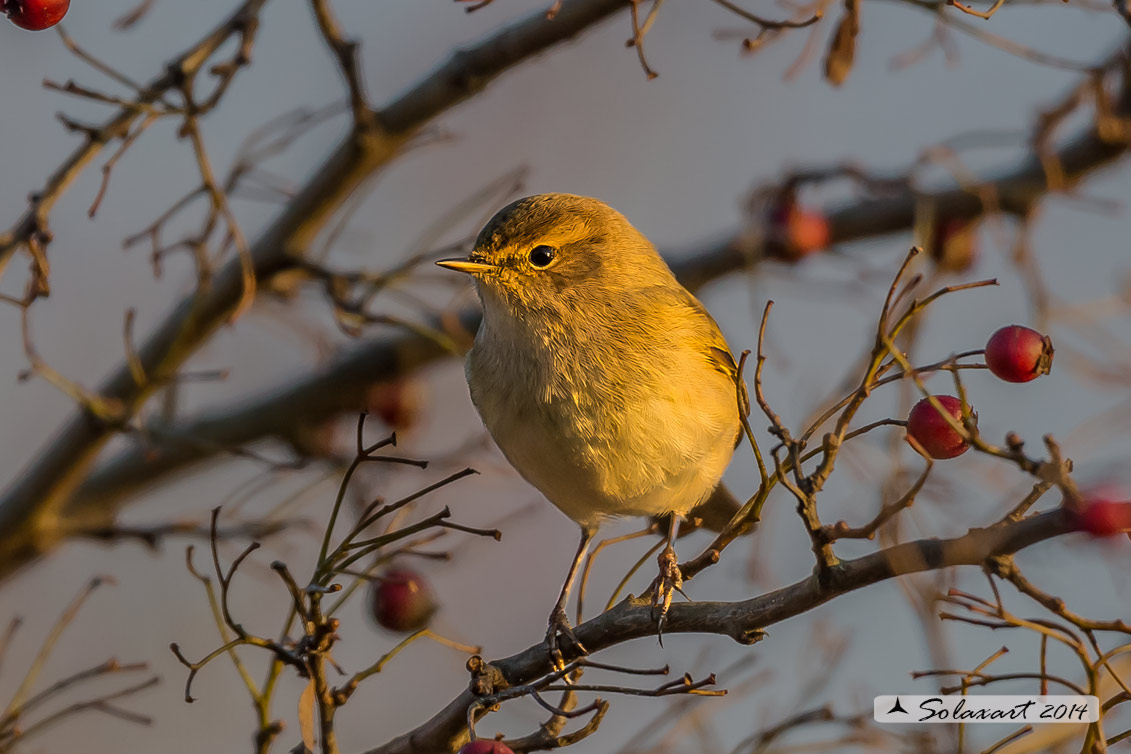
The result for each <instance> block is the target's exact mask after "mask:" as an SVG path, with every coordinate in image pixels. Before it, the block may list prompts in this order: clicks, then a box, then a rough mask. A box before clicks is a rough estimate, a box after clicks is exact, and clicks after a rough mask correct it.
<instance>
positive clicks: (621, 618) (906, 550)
mask: <svg viewBox="0 0 1131 754" xmlns="http://www.w3.org/2000/svg"><path fill="white" fill-rule="evenodd" d="M1071 531H1075V524H1074V523H1073V520H1072V517H1071V515H1070V514H1069V513H1067V512H1065V511H1064V510H1062V509H1060V508H1057V509H1055V510H1052V511H1049V512H1047V513H1041V514H1039V515H1035V516H1032V517H1030V518H1026V519H1022V520H1021V521H1014V522H1010V523H1006V524H1000V525H996V526H992V527H988V528H984V529H971V530H970V531H968V532H967V533H966V534H963V535H962V536H959V537H955V538H953V539H921V540H917V541H914V542H907V543H905V544H901V545H895V546H893V547H889V548H887V549H884V550H880V551H879V552H874V553H872V554H870V555H865V556H864V557H862V558H857V559H856V560H848V561H842V562H841V563H839V564H837V565H835V566H832V568H831V569H830V570H829V571H827V572H826V573H825V574H823V575H822V578H821V579H818V578H817V576H816V575H812V576H809V577H808V578H806V579H802V580H801V581H798V582H797V583H795V584H792V585H790V586H787V587H784V588H782V589H778V590H777V591H775V592H770V593H769V594H764V595H761V596H759V597H754V598H753V599H749V600H743V601H741V602H689V603H679V604H676V605H672V607H671V611H670V612H669V613H668V617H667V622H666V624H665V626H664V632H665V633H669V634H670V633H710V634H720V635H723V636H730V637H731V638H732V639H734V640H735V641H738V642H740V643H743V644H751V643H753V642H755V641H757V640H759V639H760V638H761V637H762V631H763V629H765V628H767V627H768V626H772V625H774V624H776V623H780V622H782V621H784V620H786V619H788V618H792V617H794V616H796V615H800V614H801V613H805V612H808V611H809V610H812V609H813V608H815V607H817V606H818V605H821V604H824V603H825V602H828V601H829V600H832V599H834V598H836V597H839V596H841V595H843V594H847V593H849V592H853V591H855V590H857V589H862V588H863V587H866V586H870V585H872V584H876V583H879V582H881V581H886V580H888V579H891V578H894V577H896V576H902V575H905V574H909V573H918V572H921V571H930V570H937V569H939V568H945V567H950V566H958V565H981V564H983V563H985V562H986V561H987V560H989V559H990V558H993V557H995V556H998V555H1008V554H1011V553H1015V552H1017V551H1018V550H1022V549H1024V548H1026V547H1029V546H1031V545H1033V544H1036V543H1038V542H1041V541H1044V540H1046V539H1051V538H1053V537H1057V536H1060V535H1063V534H1066V533H1069V532H1071ZM574 633H575V634H576V635H577V638H578V640H579V641H580V642H581V643H582V644H583V645H585V647H586V648H587V649H588V650H589V651H590V652H591V653H593V652H597V651H599V650H602V649H607V648H608V647H611V646H614V645H617V644H622V643H624V642H626V641H629V640H631V639H639V638H642V637H649V636H655V634H656V623H655V619H654V618H653V617H652V609H651V602H650V600H649V599H647V598H645V599H642V600H632V599H625V600H624V601H622V602H621V603H620V604H618V605H617V606H616V607H614V608H613V609H612V610H609V611H608V612H606V613H603V614H601V615H599V616H597V617H596V618H593V619H592V620H590V621H588V622H586V623H583V624H581V625H580V626H578V627H577V628H576V629H575V630H574ZM490 664H491V665H492V666H494V667H495V668H497V669H498V670H499V671H500V672H501V673H502V677H503V678H505V679H506V682H507V684H509V685H510V686H515V685H520V684H524V683H528V682H530V681H532V680H533V679H535V678H538V677H541V676H543V675H545V674H546V673H548V672H550V670H551V661H550V654H549V651H548V650H547V648H546V645H545V644H544V643H543V644H536V645H534V646H532V647H529V648H527V649H526V650H524V651H522V652H519V653H518V654H515V655H511V656H510V657H507V658H504V659H502V660H498V661H496V662H492V663H490ZM475 700H476V697H475V695H474V694H473V693H472V692H471V691H470V690H468V691H464V692H462V693H461V694H460V695H459V696H457V697H456V698H455V699H453V700H452V701H451V702H450V703H449V704H448V705H447V706H445V707H444V708H443V709H442V710H440V711H439V712H438V713H436V715H435V716H433V717H432V719H431V720H429V721H428V722H426V723H424V724H423V725H421V726H419V727H417V728H416V729H415V730H413V731H411V732H409V733H406V734H404V735H402V736H399V737H397V738H395V739H393V740H392V741H389V742H388V743H386V744H384V745H382V746H378V747H376V748H374V749H370V750H369V751H367V752H366V754H449V753H450V752H454V751H456V750H457V749H458V748H459V746H460V745H461V743H462V742H463V741H464V740H466V733H467V710H468V707H470V706H471V705H472V704H473V703H474V702H475Z"/></svg>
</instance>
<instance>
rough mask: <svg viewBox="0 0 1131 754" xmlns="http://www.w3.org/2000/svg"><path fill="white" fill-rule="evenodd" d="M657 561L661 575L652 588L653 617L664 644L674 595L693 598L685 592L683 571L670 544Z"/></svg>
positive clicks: (661, 642)
mask: <svg viewBox="0 0 1131 754" xmlns="http://www.w3.org/2000/svg"><path fill="white" fill-rule="evenodd" d="M656 561H657V562H658V563H659V565H660V575H659V576H658V577H656V582H655V584H654V587H653V590H652V617H653V618H654V619H655V620H656V636H657V638H658V639H659V640H660V646H663V645H664V623H665V622H666V621H667V618H668V609H669V608H671V606H672V596H673V595H674V594H675V593H676V592H679V593H680V594H683V596H684V598H686V599H688V600H690V599H691V598H690V597H688V596H687V595H686V594H684V592H683V571H681V570H680V568H679V560H678V559H677V558H676V556H675V550H674V549H672V547H671V546H670V545H669V546H667V547H665V548H664V549H663V550H661V551H660V555H659V557H657V558H656ZM657 608H658V614H657Z"/></svg>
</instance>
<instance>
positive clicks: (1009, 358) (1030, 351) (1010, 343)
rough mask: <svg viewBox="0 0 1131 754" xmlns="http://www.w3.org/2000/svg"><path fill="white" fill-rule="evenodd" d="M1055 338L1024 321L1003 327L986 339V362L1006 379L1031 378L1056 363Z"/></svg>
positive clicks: (992, 370) (1044, 372) (1026, 379)
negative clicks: (1054, 357) (1026, 325)
mask: <svg viewBox="0 0 1131 754" xmlns="http://www.w3.org/2000/svg"><path fill="white" fill-rule="evenodd" d="M1052 354H1053V350H1052V341H1051V340H1049V338H1048V336H1046V335H1041V334H1040V333H1039V332H1037V331H1036V330H1030V329H1029V328H1028V327H1022V326H1021V325H1010V326H1009V327H1003V328H1001V329H1000V330H998V331H997V332H995V333H994V334H993V335H991V336H990V339H989V341H988V342H987V343H986V366H988V367H989V368H990V371H991V372H993V373H994V375H995V376H997V377H998V378H1000V379H1003V380H1005V381H1006V382H1028V381H1029V380H1035V379H1037V378H1038V377H1040V376H1041V375H1042V374H1048V373H1049V369H1050V368H1051V367H1052Z"/></svg>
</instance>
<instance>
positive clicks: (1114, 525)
mask: <svg viewBox="0 0 1131 754" xmlns="http://www.w3.org/2000/svg"><path fill="white" fill-rule="evenodd" d="M1116 498H1118V493H1117V491H1116V490H1115V489H1113V488H1110V487H1103V488H1100V489H1098V490H1094V491H1091V492H1085V493H1084V500H1083V503H1082V505H1081V507H1080V509H1079V510H1078V511H1076V512H1075V516H1076V525H1077V526H1078V527H1079V529H1080V531H1086V532H1088V533H1089V534H1091V535H1092V536H1094V537H1110V536H1111V535H1113V534H1119V533H1120V532H1123V531H1127V530H1128V529H1131V502H1128V501H1126V500H1123V501H1121V500H1118V499H1116ZM1128 536H1129V537H1131V532H1129V533H1128Z"/></svg>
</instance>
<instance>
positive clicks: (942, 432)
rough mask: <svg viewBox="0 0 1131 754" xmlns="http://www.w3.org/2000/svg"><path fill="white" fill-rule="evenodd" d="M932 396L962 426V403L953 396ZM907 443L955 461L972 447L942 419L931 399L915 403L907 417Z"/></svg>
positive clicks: (929, 454) (931, 454)
mask: <svg viewBox="0 0 1131 754" xmlns="http://www.w3.org/2000/svg"><path fill="white" fill-rule="evenodd" d="M933 397H934V398H935V399H936V400H937V401H938V402H939V404H940V405H942V407H943V408H944V409H946V411H947V413H949V414H950V415H951V416H952V417H954V420H955V421H956V422H958V424H959V425H960V426H961V424H962V401H960V400H958V399H957V398H955V397H954V396H953V395H936V396H933ZM907 441H908V442H910V443H911V446H912V447H915V448H916V449H917V450H921V451H922V452H923V453H925V454H926V455H928V456H930V457H931V458H936V459H943V458H955V457H957V456H960V455H962V454H963V453H965V452H966V450H967V448H969V447H970V443H968V442H966V440H965V438H963V437H962V434H961V433H959V432H958V431H957V430H956V429H955V428H954V427H952V426H950V424H949V423H948V422H947V420H946V419H945V418H943V416H942V415H941V414H940V413H939V411H938V409H937V408H935V406H934V404H932V403H931V400H930V398H924V399H923V400H921V401H919V402H918V403H916V404H915V406H914V407H913V408H912V409H911V413H909V414H908V415H907Z"/></svg>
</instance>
